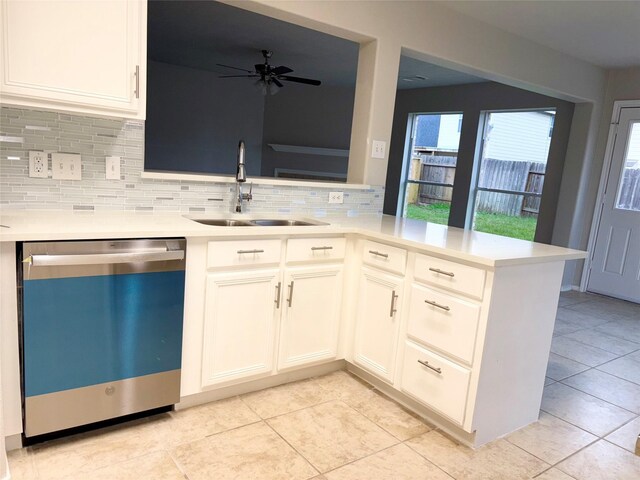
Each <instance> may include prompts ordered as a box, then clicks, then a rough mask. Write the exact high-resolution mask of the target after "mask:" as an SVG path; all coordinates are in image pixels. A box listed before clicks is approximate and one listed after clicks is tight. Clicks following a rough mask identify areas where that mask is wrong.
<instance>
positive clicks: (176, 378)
mask: <svg viewBox="0 0 640 480" xmlns="http://www.w3.org/2000/svg"><path fill="white" fill-rule="evenodd" d="M185 245H186V242H185V240H184V239H153V240H107V241H69V242H47V243H41V242H38V243H24V244H23V245H22V257H21V258H22V262H21V264H22V272H21V273H22V275H21V276H20V278H21V285H22V313H21V321H20V323H21V346H22V348H21V352H22V382H23V385H22V386H23V398H24V426H25V437H34V436H38V435H42V434H46V433H50V432H55V431H59V430H64V429H67V428H71V427H77V426H80V425H85V424H89V423H93V422H98V421H101V420H106V419H110V418H114V417H118V416H122V415H127V414H131V413H137V412H142V411H146V410H151V409H155V408H158V407H162V406H167V405H172V404H174V403H177V402H178V401H179V400H180V365H181V351H182V319H183V309H184V265H185Z"/></svg>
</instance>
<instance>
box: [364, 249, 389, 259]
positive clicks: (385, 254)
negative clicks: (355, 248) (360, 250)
mask: <svg viewBox="0 0 640 480" xmlns="http://www.w3.org/2000/svg"><path fill="white" fill-rule="evenodd" d="M369 253H370V254H371V255H375V256H376V257H382V258H389V254H388V253H380V252H378V251H377V250H369Z"/></svg>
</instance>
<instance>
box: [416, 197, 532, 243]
mask: <svg viewBox="0 0 640 480" xmlns="http://www.w3.org/2000/svg"><path fill="white" fill-rule="evenodd" d="M407 218H413V219H416V220H424V221H426V222H431V223H439V224H441V225H446V224H447V222H448V220H449V204H448V203H433V204H431V205H415V204H409V205H407ZM536 222H537V219H536V217H512V216H511V215H503V214H500V213H486V212H477V213H476V221H475V230H476V231H478V232H485V233H493V234H495V235H502V236H504V237H511V238H520V239H522V240H529V241H533V237H534V235H535V233H536Z"/></svg>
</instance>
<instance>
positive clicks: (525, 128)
mask: <svg viewBox="0 0 640 480" xmlns="http://www.w3.org/2000/svg"><path fill="white" fill-rule="evenodd" d="M554 119H555V112H553V111H545V112H508V113H506V114H501V113H497V114H496V113H494V114H491V115H490V117H489V125H488V128H487V133H486V136H485V138H486V140H487V141H486V142H485V145H484V150H483V158H493V159H495V160H505V161H516V162H540V163H546V162H547V156H548V153H549V145H550V143H551V134H552V132H553V123H554ZM461 129H462V114H442V115H439V114H425V115H419V116H418V119H417V121H416V132H415V135H414V146H415V150H439V151H452V150H453V151H457V150H458V144H459V143H460V131H461ZM639 143H640V142H639ZM638 157H639V158H640V146H638Z"/></svg>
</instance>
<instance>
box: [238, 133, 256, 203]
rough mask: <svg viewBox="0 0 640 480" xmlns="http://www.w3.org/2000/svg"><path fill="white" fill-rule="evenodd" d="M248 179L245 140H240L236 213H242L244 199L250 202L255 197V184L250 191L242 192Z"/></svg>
mask: <svg viewBox="0 0 640 480" xmlns="http://www.w3.org/2000/svg"><path fill="white" fill-rule="evenodd" d="M246 181H247V171H246V170H245V167H244V142H243V141H242V140H240V143H239V144H238V171H237V172H236V209H235V210H236V213H242V201H243V200H246V201H247V202H250V201H251V199H252V198H253V195H252V194H251V192H252V191H253V184H252V185H251V187H250V188H249V193H242V184H243V183H245V182H246Z"/></svg>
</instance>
